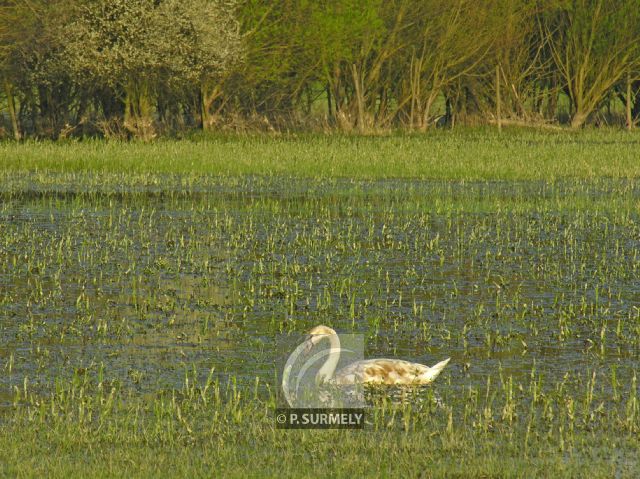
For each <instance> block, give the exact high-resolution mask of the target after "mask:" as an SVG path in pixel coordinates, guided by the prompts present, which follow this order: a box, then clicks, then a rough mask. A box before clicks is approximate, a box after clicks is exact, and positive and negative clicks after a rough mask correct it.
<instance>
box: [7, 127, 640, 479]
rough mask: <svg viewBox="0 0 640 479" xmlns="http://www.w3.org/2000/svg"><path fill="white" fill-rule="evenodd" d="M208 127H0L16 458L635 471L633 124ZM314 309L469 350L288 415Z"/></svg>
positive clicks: (390, 353)
mask: <svg viewBox="0 0 640 479" xmlns="http://www.w3.org/2000/svg"><path fill="white" fill-rule="evenodd" d="M202 141H203V142H200V143H197V142H186V141H185V142H172V141H165V142H158V143H155V144H153V145H141V144H137V143H127V144H118V143H99V142H84V143H66V144H52V143H34V144H25V145H16V144H4V145H2V146H1V147H0V148H1V150H0V152H1V155H2V164H3V168H2V173H1V175H2V176H1V178H2V181H1V182H0V188H1V191H0V198H1V203H0V368H1V369H0V371H1V373H0V424H1V426H0V474H3V475H10V476H13V475H24V476H38V475H42V474H45V473H46V474H48V475H53V476H59V477H62V476H65V477H67V476H69V475H71V474H76V475H88V474H92V475H104V476H113V475H124V474H130V475H136V476H137V475H144V476H157V475H158V474H159V473H162V474H173V475H181V476H186V475H188V476H197V475H205V474H206V475H209V474H212V473H213V474H216V475H220V476H225V477H226V476H231V477H234V476H236V477H246V476H247V475H249V476H260V475H265V476H275V475H278V476H283V477H293V476H299V475H311V474H314V475H318V476H326V477H335V476H348V475H350V476H354V475H356V476H364V475H367V474H369V475H389V476H397V477H407V476H419V475H425V476H446V475H456V474H458V475H465V476H466V475H472V476H473V475H476V476H500V477H505V476H507V477H509V476H520V477H532V476H544V477H548V476H555V477H557V476H566V477H576V476H581V475H584V474H586V473H587V471H588V474H589V475H590V476H592V477H637V476H638V473H639V472H640V463H639V462H638V456H637V450H638V433H639V432H640V403H639V397H638V393H639V389H638V378H637V376H638V367H637V365H638V360H639V357H638V354H639V351H640V299H639V298H638V291H639V288H640V283H639V280H638V278H640V215H639V211H640V210H639V206H640V186H639V185H638V183H637V181H636V178H637V176H638V171H637V164H636V163H637V162H636V161H635V157H634V156H633V151H634V150H635V146H633V145H634V144H635V143H634V142H635V141H636V140H635V136H634V135H623V134H622V133H609V136H607V134H605V133H603V132H591V133H588V134H580V135H575V136H573V135H571V136H568V135H555V134H544V135H543V134H541V133H536V132H532V133H527V132H520V133H518V134H517V135H515V134H514V135H511V136H510V135H502V136H499V135H491V134H482V135H481V134H478V133H477V132H473V131H471V132H466V133H465V134H461V133H458V134H457V135H454V136H448V135H442V136H439V135H437V134H435V135H428V136H421V137H419V138H412V137H384V138H378V139H375V140H374V139H370V138H336V137H333V138H324V137H308V138H305V139H303V140H301V139H296V138H292V139H288V140H285V139H282V138H276V139H266V138H264V137H259V138H240V139H238V138H236V139H231V138H219V139H209V140H206V141H205V140H202ZM323 160H325V162H323ZM507 160H511V161H507ZM307 167H308V168H310V170H307ZM251 173H253V174H251ZM605 175H606V176H608V177H604V176H605ZM408 176H412V177H413V178H406V177H408ZM320 323H324V324H329V325H330V326H332V327H334V328H335V329H336V330H338V331H339V332H358V333H362V334H364V335H365V337H366V338H367V350H366V353H367V356H369V357H374V356H375V357H398V358H403V359H409V360H414V361H418V362H425V363H427V364H429V363H431V362H432V361H433V359H435V358H440V357H447V356H451V358H452V360H451V363H450V365H449V366H448V367H447V368H446V369H445V370H444V371H443V373H442V375H441V376H440V377H439V378H438V381H437V382H436V383H434V385H433V386H432V387H428V388H426V389H425V390H423V391H420V392H419V393H418V397H417V398H416V400H415V401H413V402H408V403H404V404H394V403H391V402H389V401H385V400H383V399H380V401H381V403H379V404H377V405H376V407H374V408H372V409H370V410H369V412H368V414H369V416H368V419H367V421H368V424H367V428H366V429H365V430H364V431H283V430H279V429H276V428H275V424H274V416H273V408H274V406H275V401H276V399H275V395H276V389H277V387H278V385H277V384H275V381H274V378H275V376H276V375H275V370H274V364H275V363H276V359H277V358H276V351H275V343H276V339H277V338H278V336H279V335H281V334H285V335H286V334H289V333H293V332H301V331H306V330H308V329H309V328H310V327H311V326H314V325H316V324H320Z"/></svg>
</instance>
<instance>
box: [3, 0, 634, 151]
mask: <svg viewBox="0 0 640 479" xmlns="http://www.w3.org/2000/svg"><path fill="white" fill-rule="evenodd" d="M0 5H1V10H0V75H1V76H2V83H3V91H4V97H5V98H4V99H5V100H6V101H5V102H4V103H3V105H4V107H5V108H6V111H7V113H8V115H7V119H8V120H10V122H11V126H10V129H11V130H12V131H13V136H14V137H15V138H21V137H22V136H25V135H26V136H41V137H42V136H44V137H53V138H57V137H59V136H86V135H95V134H100V135H104V136H118V137H129V136H136V137H140V138H144V139H150V138H153V137H155V136H156V135H157V134H158V133H173V132H178V133H179V132H181V131H184V130H186V129H188V128H192V127H196V126H201V127H203V128H213V127H218V128H226V127H229V128H232V129H241V130H244V129H255V128H257V129H268V130H273V129H288V128H291V127H307V128H308V127H314V126H319V127H321V128H323V129H327V128H329V129H332V128H335V129H339V130H342V131H351V130H357V131H359V132H361V133H368V132H375V131H380V130H388V129H390V128H403V129H407V130H414V129H417V130H421V131H423V130H426V129H428V128H430V127H432V126H433V125H434V123H436V122H438V123H439V124H448V125H450V126H453V125H454V124H455V123H460V122H462V123H465V122H466V123H473V122H477V121H480V122H485V123H486V122H493V121H495V119H496V115H497V111H496V109H497V105H498V100H499V98H501V99H502V101H501V112H500V114H501V117H502V120H503V121H507V122H509V121H511V122H515V123H524V124H529V125H539V124H542V123H547V122H561V121H565V118H566V117H567V115H569V116H570V122H571V124H572V125H573V126H574V127H577V126H581V125H582V124H584V123H585V122H586V121H587V120H590V119H592V120H593V119H595V117H598V119H597V120H598V121H599V122H602V121H604V122H607V121H619V119H618V120H617V119H616V116H615V115H616V113H611V106H612V105H613V106H614V107H615V101H616V99H617V98H618V97H620V98H621V99H623V100H624V99H625V98H626V97H627V96H630V97H631V100H630V101H632V102H635V103H634V105H633V107H632V108H630V111H632V112H633V115H635V117H636V120H638V118H637V116H638V115H640V94H639V93H640V81H638V79H639V77H638V72H640V47H639V46H638V45H640V34H639V33H638V32H640V8H639V4H638V0H623V1H620V2H615V3H613V4H610V2H605V1H604V0H544V1H541V2H530V1H527V0H513V1H507V0H490V1H487V2H484V3H483V4H482V6H478V5H477V2H472V1H470V0H453V1H445V0H422V1H418V0H392V1H381V0H367V1H355V0H319V1H311V0H276V1H267V0H244V1H242V2H239V3H236V0H185V1H180V0H132V1H125V0H115V1H107V0H54V1H51V2H46V1H44V0H25V1H17V0H7V1H5V2H2V3H1V4H0ZM626 81H628V82H629V84H630V86H631V88H630V94H629V95H628V94H627V88H626V86H625V85H622V83H623V82H626ZM621 92H624V94H622V93H621ZM616 93H617V94H618V95H617V96H616V95H615V94H616ZM567 99H568V102H569V108H568V109H565V108H563V102H566V101H567ZM625 101H626V100H625ZM605 109H606V111H607V114H606V115H604V114H603V113H602V112H603V111H604V110H605ZM443 113H444V116H443V115H442V114H443ZM5 128H6V129H8V124H7V125H5Z"/></svg>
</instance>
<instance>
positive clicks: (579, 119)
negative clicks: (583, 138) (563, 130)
mask: <svg viewBox="0 0 640 479" xmlns="http://www.w3.org/2000/svg"><path fill="white" fill-rule="evenodd" d="M587 116H588V115H587V114H586V113H584V112H583V111H582V110H578V109H576V112H575V113H574V114H573V116H572V117H571V128H573V129H574V130H577V129H578V128H581V127H582V126H583V125H584V123H585V121H587Z"/></svg>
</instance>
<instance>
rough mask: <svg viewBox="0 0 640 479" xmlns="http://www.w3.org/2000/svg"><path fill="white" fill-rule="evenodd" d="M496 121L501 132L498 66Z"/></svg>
mask: <svg viewBox="0 0 640 479" xmlns="http://www.w3.org/2000/svg"><path fill="white" fill-rule="evenodd" d="M496 121H497V122H498V131H502V118H501V116H500V64H497V65H496Z"/></svg>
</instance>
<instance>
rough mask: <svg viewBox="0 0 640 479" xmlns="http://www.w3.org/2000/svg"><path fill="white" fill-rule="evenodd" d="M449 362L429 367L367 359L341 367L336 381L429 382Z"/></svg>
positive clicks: (401, 383) (339, 382)
mask: <svg viewBox="0 0 640 479" xmlns="http://www.w3.org/2000/svg"><path fill="white" fill-rule="evenodd" d="M448 362H449V359H445V360H444V361H441V362H439V363H438V364H436V365H435V366H433V367H429V366H425V365H424V364H419V363H412V362H409V361H403V360H401V359H365V360H362V361H356V362H354V363H351V364H349V365H347V366H345V367H344V368H342V369H340V370H339V371H338V372H337V373H336V374H335V376H334V381H335V383H336V384H388V385H403V384H406V385H410V384H413V385H416V384H429V383H430V382H432V381H433V380H434V379H435V378H436V377H438V375H439V374H440V372H441V371H442V370H443V369H444V367H445V366H446V365H447V363H448Z"/></svg>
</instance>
